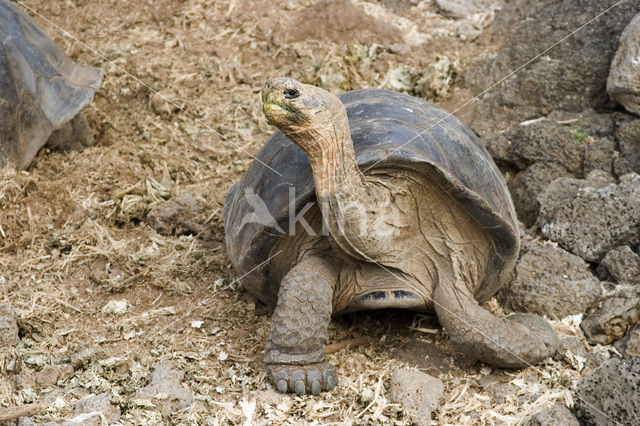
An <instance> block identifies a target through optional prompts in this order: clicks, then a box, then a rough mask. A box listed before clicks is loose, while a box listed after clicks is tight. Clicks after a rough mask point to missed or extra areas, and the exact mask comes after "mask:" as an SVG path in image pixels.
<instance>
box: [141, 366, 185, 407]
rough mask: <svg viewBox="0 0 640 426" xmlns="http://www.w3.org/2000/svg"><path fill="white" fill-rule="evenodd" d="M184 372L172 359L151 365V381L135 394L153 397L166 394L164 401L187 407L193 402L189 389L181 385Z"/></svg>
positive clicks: (172, 404)
mask: <svg viewBox="0 0 640 426" xmlns="http://www.w3.org/2000/svg"><path fill="white" fill-rule="evenodd" d="M183 378H184V372H183V371H180V370H178V369H177V368H176V364H175V362H173V361H162V362H159V363H158V364H156V365H155V366H154V367H153V371H152V372H151V381H150V383H149V384H148V385H147V386H145V387H144V388H143V389H140V390H139V391H138V392H137V394H136V395H138V396H140V397H143V398H144V397H151V398H155V397H156V395H158V394H166V395H167V398H166V401H167V403H169V404H170V405H171V406H176V407H178V408H179V409H184V408H187V407H189V406H190V405H191V403H192V402H193V394H192V393H191V390H190V389H189V388H188V387H186V386H183V385H182V379H183Z"/></svg>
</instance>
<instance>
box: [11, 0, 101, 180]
mask: <svg viewBox="0 0 640 426" xmlns="http://www.w3.org/2000/svg"><path fill="white" fill-rule="evenodd" d="M101 80H102V70H100V69H99V68H93V67H85V66H82V65H78V64H76V63H75V62H73V61H72V60H71V59H69V58H68V57H67V56H66V55H65V54H64V52H63V51H62V50H61V49H60V48H59V47H58V46H56V45H55V43H54V42H53V41H52V40H51V39H50V38H49V37H48V36H47V35H46V34H45V33H44V32H43V31H42V30H41V29H40V28H38V26H37V25H36V24H35V23H34V22H33V20H31V18H30V17H29V15H27V14H26V13H25V12H23V11H22V9H20V7H18V6H17V5H15V4H13V3H11V2H7V1H5V0H0V167H2V166H4V165H6V164H8V163H11V164H13V165H14V166H16V167H17V168H19V169H23V168H25V167H26V166H28V165H29V163H30V162H31V160H32V159H33V158H34V157H35V155H36V154H37V153H38V150H40V148H42V147H43V146H44V145H45V143H46V142H47V140H48V139H49V137H50V136H51V134H52V133H53V132H54V131H55V130H57V129H59V128H60V127H61V126H63V125H64V124H66V123H67V122H69V121H71V120H72V119H73V118H74V117H76V115H78V113H80V111H81V110H82V109H83V108H84V107H85V106H87V104H88V103H89V102H91V99H92V98H93V95H94V93H95V91H96V90H97V89H98V87H99V86H100V82H101Z"/></svg>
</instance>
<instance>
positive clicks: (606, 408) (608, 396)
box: [575, 357, 640, 426]
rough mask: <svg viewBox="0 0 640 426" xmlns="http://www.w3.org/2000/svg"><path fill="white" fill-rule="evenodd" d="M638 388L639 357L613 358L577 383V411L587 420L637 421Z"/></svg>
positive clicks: (608, 422)
mask: <svg viewBox="0 0 640 426" xmlns="http://www.w3.org/2000/svg"><path fill="white" fill-rule="evenodd" d="M639 388H640V357H636V358H633V359H631V360H626V361H625V360H621V359H619V358H611V359H610V360H608V361H605V362H604V363H603V364H602V365H601V366H600V367H598V368H597V369H596V370H595V371H594V372H593V374H590V375H588V376H586V377H583V378H582V379H580V381H579V382H578V384H577V385H576V389H575V393H576V396H577V398H576V414H577V416H578V418H579V419H580V420H581V421H582V422H584V423H585V424H593V425H603V426H604V425H616V424H624V425H632V424H638V419H640V392H638V389H639Z"/></svg>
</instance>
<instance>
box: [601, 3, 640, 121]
mask: <svg viewBox="0 0 640 426" xmlns="http://www.w3.org/2000/svg"><path fill="white" fill-rule="evenodd" d="M638 58H640V14H638V15H636V16H635V17H634V18H633V19H632V20H631V22H630V23H629V25H627V27H626V28H625V29H624V31H623V32H622V35H620V41H619V44H618V50H617V51H616V55H615V57H614V58H613V62H611V70H610V71H609V78H608V79H607V92H608V93H609V96H611V98H612V99H614V100H616V101H617V102H619V103H620V104H622V106H624V107H625V108H626V109H627V110H628V111H631V112H633V113H634V114H638V115H640V61H638Z"/></svg>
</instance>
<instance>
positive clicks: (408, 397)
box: [389, 368, 444, 425]
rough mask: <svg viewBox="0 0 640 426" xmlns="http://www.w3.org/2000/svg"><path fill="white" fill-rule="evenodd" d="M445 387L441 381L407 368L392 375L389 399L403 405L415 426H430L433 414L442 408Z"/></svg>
mask: <svg viewBox="0 0 640 426" xmlns="http://www.w3.org/2000/svg"><path fill="white" fill-rule="evenodd" d="M443 394H444V385H443V383H442V381H441V380H440V379H437V378H435V377H432V376H429V375H428V374H425V373H422V372H420V371H417V370H410V369H407V368H403V369H399V370H395V371H394V372H393V373H392V374H391V385H390V389H389V399H390V400H391V402H392V403H399V404H400V405H402V408H403V409H404V411H405V412H406V413H407V414H408V415H409V416H410V417H411V419H412V420H413V422H414V423H413V424H415V425H430V424H432V421H431V414H432V413H433V412H434V411H435V410H437V409H438V407H439V406H440V400H441V398H442V396H443Z"/></svg>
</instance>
